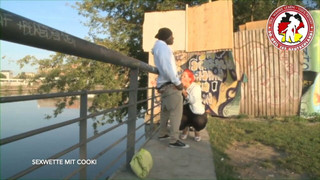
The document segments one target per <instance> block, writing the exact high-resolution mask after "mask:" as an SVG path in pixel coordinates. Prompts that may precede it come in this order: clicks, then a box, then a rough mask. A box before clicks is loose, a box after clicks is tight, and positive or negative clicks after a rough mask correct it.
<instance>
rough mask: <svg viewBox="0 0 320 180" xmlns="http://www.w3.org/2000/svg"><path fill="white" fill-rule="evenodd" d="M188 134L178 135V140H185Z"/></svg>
mask: <svg viewBox="0 0 320 180" xmlns="http://www.w3.org/2000/svg"><path fill="white" fill-rule="evenodd" d="M187 136H188V134H181V135H180V139H182V140H184V139H187Z"/></svg>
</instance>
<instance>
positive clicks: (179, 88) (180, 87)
mask: <svg viewBox="0 0 320 180" xmlns="http://www.w3.org/2000/svg"><path fill="white" fill-rule="evenodd" d="M176 88H177V89H178V90H179V91H181V90H182V89H183V86H182V83H180V84H179V85H178V86H176Z"/></svg>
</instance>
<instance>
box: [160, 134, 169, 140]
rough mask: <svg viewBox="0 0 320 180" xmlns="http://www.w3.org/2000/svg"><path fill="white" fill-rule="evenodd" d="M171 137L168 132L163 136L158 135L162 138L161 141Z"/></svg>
mask: <svg viewBox="0 0 320 180" xmlns="http://www.w3.org/2000/svg"><path fill="white" fill-rule="evenodd" d="M169 138H170V136H169V135H168V134H166V135H164V136H161V137H158V139H159V140H160V141H163V140H166V139H169Z"/></svg>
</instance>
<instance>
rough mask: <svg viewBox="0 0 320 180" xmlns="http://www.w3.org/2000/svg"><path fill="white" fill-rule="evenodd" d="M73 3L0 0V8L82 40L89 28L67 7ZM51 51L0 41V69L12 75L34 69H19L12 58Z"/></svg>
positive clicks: (43, 55)
mask: <svg viewBox="0 0 320 180" xmlns="http://www.w3.org/2000/svg"><path fill="white" fill-rule="evenodd" d="M75 3H76V1H75V0H33V1H32V0H1V1H0V8H1V9H4V10H6V11H10V12H12V13H14V14H17V15H20V16H23V17H25V18H28V19H31V20H33V21H36V22H38V23H41V24H44V25H47V26H49V27H52V28H55V29H57V30H60V31H63V32H65V33H68V34H71V35H73V36H76V37H79V38H82V39H84V38H85V37H86V36H88V32H89V28H88V27H86V26H84V25H83V23H84V22H86V19H85V18H84V17H83V16H80V15H78V11H77V10H76V9H75V8H73V7H71V6H72V5H75ZM54 53H55V52H53V51H48V50H42V49H38V48H33V47H29V46H25V45H20V44H16V43H11V42H8V41H3V40H0V56H1V70H12V71H13V72H14V75H17V74H18V73H20V72H36V71H37V67H35V66H25V67H24V68H22V69H20V67H19V66H18V65H17V64H16V61H17V60H19V59H21V58H23V57H25V56H26V55H32V56H35V57H36V58H38V59H41V58H47V57H49V56H50V55H51V54H54Z"/></svg>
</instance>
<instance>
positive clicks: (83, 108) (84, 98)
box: [79, 91, 88, 179]
mask: <svg viewBox="0 0 320 180" xmlns="http://www.w3.org/2000/svg"><path fill="white" fill-rule="evenodd" d="M87 106H88V93H87V91H83V93H82V94H81V97H80V117H86V116H87V111H88V108H87ZM79 132H80V134H79V142H80V143H82V142H84V141H86V140H87V119H84V120H81V121H80V131H79ZM79 156H80V157H79V159H87V143H84V144H83V145H81V146H80V151H79ZM82 166H86V165H80V167H82ZM80 179H87V168H86V167H85V168H83V169H82V170H81V171H80Z"/></svg>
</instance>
